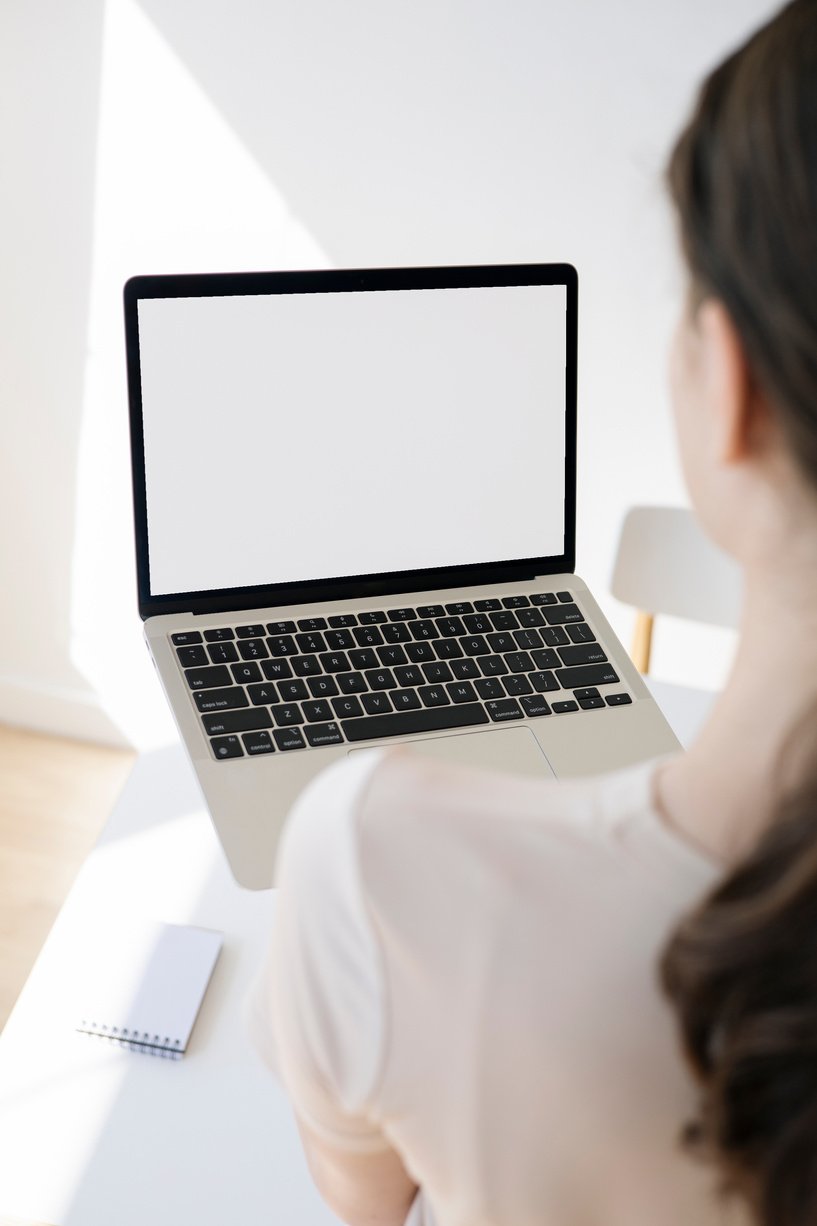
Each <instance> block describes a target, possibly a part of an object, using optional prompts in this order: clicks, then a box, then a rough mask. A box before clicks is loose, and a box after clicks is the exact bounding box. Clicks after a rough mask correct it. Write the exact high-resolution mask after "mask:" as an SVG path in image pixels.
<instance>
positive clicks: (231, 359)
mask: <svg viewBox="0 0 817 1226" xmlns="http://www.w3.org/2000/svg"><path fill="white" fill-rule="evenodd" d="M565 303H566V291H565V287H564V286H561V285H557V286H501V287H491V288H484V287H480V288H467V289H432V290H415V289H413V290H380V291H368V292H353V293H348V292H343V293H315V294H279V295H258V296H229V297H210V298H162V299H158V298H153V299H142V300H140V302H139V348H140V362H141V372H142V404H143V420H144V436H145V469H146V486H147V517H148V540H149V557H150V586H151V592H152V594H153V595H166V594H172V593H176V592H190V591H205V590H212V589H217V588H232V587H245V586H252V585H256V584H272V583H297V582H299V581H302V580H310V579H323V578H335V577H340V576H346V575H349V576H351V575H366V574H377V573H381V572H384V571H402V570H413V569H417V568H426V567H436V566H444V567H456V566H461V565H465V564H468V563H473V562H498V561H508V560H513V559H521V558H531V557H544V556H549V555H556V554H561V553H562V552H563V549H564V493H565V489H564V459H565V352H566V341H565V329H566V316H565Z"/></svg>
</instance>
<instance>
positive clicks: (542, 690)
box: [528, 673, 559, 694]
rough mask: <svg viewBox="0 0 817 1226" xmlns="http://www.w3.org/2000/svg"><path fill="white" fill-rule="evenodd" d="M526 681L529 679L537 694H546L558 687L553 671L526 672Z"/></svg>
mask: <svg viewBox="0 0 817 1226" xmlns="http://www.w3.org/2000/svg"><path fill="white" fill-rule="evenodd" d="M528 681H530V683H531V685H532V686H533V688H534V689H535V690H536V692H537V694H547V693H549V691H551V690H558V689H559V682H558V681H557V680H556V678H555V677H554V676H553V673H528Z"/></svg>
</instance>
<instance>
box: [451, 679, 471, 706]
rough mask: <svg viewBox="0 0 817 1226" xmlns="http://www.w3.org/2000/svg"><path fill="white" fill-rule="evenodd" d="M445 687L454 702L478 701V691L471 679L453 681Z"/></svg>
mask: <svg viewBox="0 0 817 1226" xmlns="http://www.w3.org/2000/svg"><path fill="white" fill-rule="evenodd" d="M445 688H446V689H447V690H448V696H449V698H450V699H451V701H452V702H476V701H477V692H476V690H475V689H474V687H473V685H472V684H471V682H470V681H452V682H451V683H450V684H449V685H447V686H446V687H445Z"/></svg>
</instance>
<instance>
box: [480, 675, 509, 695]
mask: <svg viewBox="0 0 817 1226" xmlns="http://www.w3.org/2000/svg"><path fill="white" fill-rule="evenodd" d="M474 687H475V689H476V691H477V693H478V694H479V696H480V698H504V696H505V691H504V690H503V688H502V682H501V681H499V680H497V678H496V677H486V678H485V679H484V680H482V681H475V682H474Z"/></svg>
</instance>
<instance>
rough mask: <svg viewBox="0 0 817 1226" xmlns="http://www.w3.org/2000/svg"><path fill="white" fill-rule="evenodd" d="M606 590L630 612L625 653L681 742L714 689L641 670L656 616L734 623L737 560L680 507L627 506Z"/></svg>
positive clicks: (713, 623) (689, 735) (738, 602)
mask: <svg viewBox="0 0 817 1226" xmlns="http://www.w3.org/2000/svg"><path fill="white" fill-rule="evenodd" d="M610 587H611V591H612V593H613V595H614V596H615V597H616V599H617V600H620V601H622V602H623V603H624V604H628V605H630V606H632V607H633V608H635V609H636V610H637V613H636V624H635V631H634V635H633V644H632V648H631V652H630V654H631V656H632V659H633V663H634V664H635V666H636V668H638V670H639V671H640V672H642V673H644V674H645V681H646V682H647V684H648V685H649V687H650V689H651V691H652V692H653V694H654V696H655V698H656V700H657V701H658V703H659V706H661V707H662V709H663V710H664V713H665V715H666V716H667V719H668V720H669V722H670V724H671V725H672V727H673V730H674V731H675V734H676V736H677V737H678V739H679V740H680V741H681V743H682V744H683V745H688V744H689V742H690V740H691V739H693V737H694V735H695V733H696V732H697V730H698V729H699V728H700V725H701V724H702V723H703V721H704V719H705V717H706V714H707V712H708V710H709V708H710V707H711V705H712V702H713V700H714V697H715V695H714V693H712V692H710V691H704V690H700V689H693V688H691V687H689V686H679V685H672V684H670V683H668V682H665V681H656V680H655V679H653V678H652V677H648V676H646V674H647V673H648V672H649V668H650V656H651V649H652V638H653V628H654V624H655V618H656V616H657V615H658V614H661V613H663V614H668V615H670V616H673V617H679V618H684V619H686V620H688V621H695V622H700V623H703V624H705V625H710V626H725V627H730V628H734V627H736V626H737V624H738V619H739V615H740V605H741V588H742V581H741V573H740V568H739V567H738V566H737V564H736V563H735V562H734V561H733V560H732V559H731V558H730V557H729V556H728V555H727V554H725V553H724V552H723V551H722V550H721V549H719V548H718V547H717V546H716V545H713V543H712V542H711V541H710V540H709V538H708V537H707V536H705V535H704V533H703V531H702V529H701V528H700V526H699V524H698V521H697V520H696V518H695V516H694V515H693V513H692V511H690V510H687V509H686V508H685V507H632V508H631V509H630V510H629V511H628V512H627V515H626V516H625V518H624V522H623V524H622V526H621V533H620V535H619V543H618V550H617V554H616V560H615V564H614V567H613V577H612V581H611V585H610Z"/></svg>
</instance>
